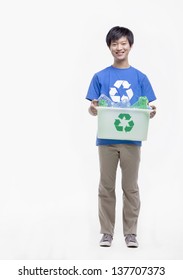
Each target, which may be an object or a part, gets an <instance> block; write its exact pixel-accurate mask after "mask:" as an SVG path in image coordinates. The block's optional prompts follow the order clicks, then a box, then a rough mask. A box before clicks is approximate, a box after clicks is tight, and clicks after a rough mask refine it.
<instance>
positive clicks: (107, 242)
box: [100, 233, 113, 247]
mask: <svg viewBox="0 0 183 280" xmlns="http://www.w3.org/2000/svg"><path fill="white" fill-rule="evenodd" d="M112 240H113V236H112V235H111V234H108V233H104V234H103V236H102V239H101V240H100V246H101V247H110V246H111V244H112Z"/></svg>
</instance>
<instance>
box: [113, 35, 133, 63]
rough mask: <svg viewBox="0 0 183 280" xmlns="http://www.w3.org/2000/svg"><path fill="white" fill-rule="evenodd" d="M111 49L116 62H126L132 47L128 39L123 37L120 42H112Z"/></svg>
mask: <svg viewBox="0 0 183 280" xmlns="http://www.w3.org/2000/svg"><path fill="white" fill-rule="evenodd" d="M109 49H110V51H111V54H112V55H113V57H114V59H115V60H116V61H124V60H126V59H127V58H128V54H129V52H130V50H131V47H130V44H129V42H128V40H127V38H126V37H121V38H120V39H119V40H116V41H112V42H111V45H110V48H109Z"/></svg>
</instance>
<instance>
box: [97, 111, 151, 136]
mask: <svg viewBox="0 0 183 280" xmlns="http://www.w3.org/2000/svg"><path fill="white" fill-rule="evenodd" d="M97 111H98V114H97V116H98V129H97V130H98V131H97V136H98V138H101V139H116V140H134V141H145V140H147V135H148V127H149V119H150V112H151V110H150V109H138V108H114V107H102V106H101V107H100V106H99V107H97Z"/></svg>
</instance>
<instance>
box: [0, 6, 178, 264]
mask: <svg viewBox="0 0 183 280" xmlns="http://www.w3.org/2000/svg"><path fill="white" fill-rule="evenodd" d="M115 25H120V26H125V27H128V28H130V29H131V30H132V31H133V33H134V35H135V44H134V46H133V48H132V50H131V53H130V56H129V61H130V64H131V65H132V66H134V67H136V68H138V69H139V70H141V71H142V72H144V73H145V74H146V75H147V76H148V78H149V79H150V81H151V84H152V86H153V88H154V91H155V93H156V96H157V101H156V102H155V103H154V104H155V105H156V106H157V115H156V117H155V118H154V119H152V120H151V121H150V126H149V133H148V140H147V141H146V142H143V146H142V156H141V166H140V175H139V186H140V194H141V212H140V217H139V224H138V241H139V243H140V246H139V248H138V249H136V250H129V249H128V248H126V245H125V243H124V238H123V236H122V225H121V207H122V192H121V190H120V180H121V178H120V172H119V171H118V177H117V185H116V193H117V211H116V214H117V220H116V229H115V238H114V242H113V245H112V247H111V248H108V249H106V248H100V247H99V240H100V238H101V236H100V234H99V223H98V209H97V207H98V206H97V204H98V201H97V193H98V180H99V166H98V152H97V147H96V146H95V137H96V128H97V119H96V118H95V117H92V116H90V115H89V114H88V106H89V102H88V101H87V100H85V96H86V93H87V89H88V86H89V83H90V80H91V78H92V76H93V74H94V73H95V72H97V71H99V70H101V69H103V68H105V67H107V66H109V65H111V64H112V62H113V58H112V56H111V54H110V52H109V50H108V48H107V45H106V43H105V36H106V34H107V32H108V31H109V29H110V28H111V27H113V26H115ZM181 27H182V13H181V1H179V0H174V1H170V0H166V1H164V0H162V1H157V0H153V1H145V0H139V1H136V0H129V1H123V0H113V1H107V0H105V1H104V0H101V1H95V0H92V1H84V0H83V1H82V0H78V1H69V0H68V1H58V0H57V1H56V0H52V1H48V0H47V1H41V0H36V1H35V0H32V1H20V0H17V1H8V0H7V1H1V3H0V38H1V44H0V49H1V51H0V59H1V63H0V71H1V73H0V76H1V83H0V135H1V136H0V173H1V175H0V248H1V250H0V259H1V260H5V259H7V260H16V259H65V260H67V259H68V260H69V259H86V260H88V259H174V260H176V259H182V258H183V242H182V241H181V240H182V236H183V223H182V221H183V203H182V197H183V189H182V184H181V181H182V156H183V151H182V137H181V135H182V133H181V130H182V101H183V98H182V76H183V70H182V62H183V55H182V48H183V42H182V40H181V38H180V37H181V33H182V29H181Z"/></svg>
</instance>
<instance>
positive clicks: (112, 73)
mask: <svg viewBox="0 0 183 280" xmlns="http://www.w3.org/2000/svg"><path fill="white" fill-rule="evenodd" d="M106 43H107V46H108V47H109V50H110V51H111V54H112V56H113V58H114V62H113V64H112V65H111V66H109V67H107V68H105V69H103V70H101V71H99V72H97V73H96V74H95V75H94V76H93V78H92V80H91V83H90V86H89V89H88V93H87V96H86V99H88V100H90V101H91V104H90V107H89V112H90V114H91V115H93V116H96V115H97V110H96V106H97V104H98V101H97V99H98V98H99V96H100V95H101V94H105V95H106V96H107V97H109V98H110V99H111V100H112V101H113V102H120V101H122V100H124V99H125V98H128V99H129V100H130V103H131V105H133V104H134V103H135V102H136V101H137V100H138V98H139V97H140V96H146V97H147V98H148V101H149V103H150V102H152V101H154V100H155V99H156V96H155V94H154V91H153V89H152V86H151V84H150V82H149V80H148V78H147V76H146V75H145V74H143V73H142V72H140V71H139V70H137V69H136V68H134V67H132V66H131V65H130V64H129V61H128V55H129V53H130V51H131V48H132V46H133V43H134V36H133V33H132V31H131V30H129V29H128V28H125V27H120V26H115V27H113V28H112V29H111V30H110V31H109V32H108V34H107V36H106ZM149 105H150V106H151V108H152V112H151V114H150V117H151V118H152V117H154V115H155V114H156V107H155V106H154V105H152V104H149ZM96 145H97V146H98V152H99V163H100V182H99V193H98V199H99V221H100V226H101V233H102V234H103V236H102V239H101V241H100V246H104V247H110V246H111V243H112V240H113V234H114V226H115V205H116V195H115V181H116V171H117V166H118V163H119V165H120V168H121V174H122V186H121V187H122V190H123V233H124V236H125V241H126V245H127V246H128V247H134V248H135V247H138V242H137V239H136V235H137V222H138V216H139V210H140V198H139V187H138V171H139V163H140V152H141V142H140V141H127V140H109V139H99V138H97V141H96Z"/></svg>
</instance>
